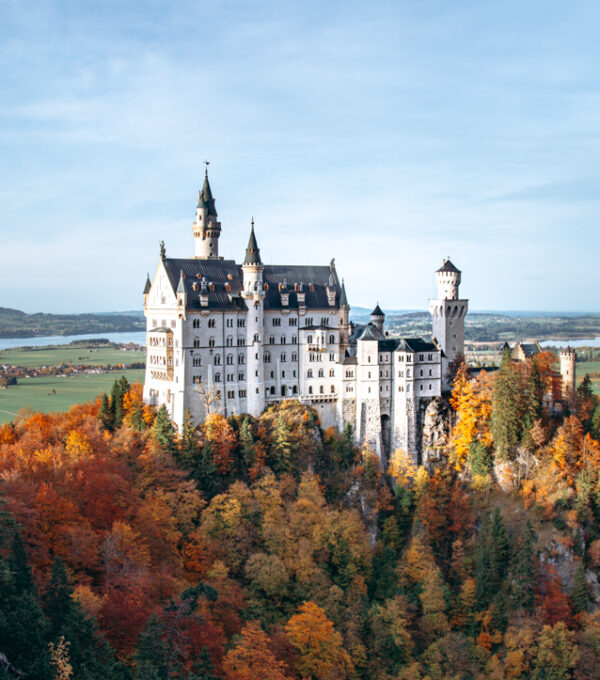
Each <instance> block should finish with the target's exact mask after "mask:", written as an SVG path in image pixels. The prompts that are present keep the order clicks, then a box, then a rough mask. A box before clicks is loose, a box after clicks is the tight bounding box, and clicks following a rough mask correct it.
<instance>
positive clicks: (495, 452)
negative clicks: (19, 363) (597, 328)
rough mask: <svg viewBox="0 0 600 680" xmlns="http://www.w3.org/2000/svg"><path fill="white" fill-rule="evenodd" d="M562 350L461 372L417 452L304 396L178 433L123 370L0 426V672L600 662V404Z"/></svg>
mask: <svg viewBox="0 0 600 680" xmlns="http://www.w3.org/2000/svg"><path fill="white" fill-rule="evenodd" d="M556 369H557V366H556V360H555V357H554V355H552V354H551V353H549V352H542V353H540V354H538V355H536V356H535V357H533V358H532V359H530V360H528V361H527V362H522V363H515V362H513V361H511V360H510V357H509V356H508V354H506V355H505V356H504V357H503V360H502V364H501V367H500V369H499V370H498V371H495V372H494V373H490V374H486V373H485V372H480V373H479V374H478V375H477V377H473V376H471V375H470V373H469V369H468V367H466V366H465V365H461V366H460V367H458V370H457V371H456V376H455V379H454V382H453V390H452V394H451V396H450V404H451V415H450V418H449V421H448V423H447V438H446V439H447V440H446V442H445V444H444V445H443V446H441V447H439V450H436V451H435V452H429V454H430V455H428V456H427V465H422V466H417V465H415V464H413V462H412V461H410V460H409V459H408V458H407V456H406V455H405V454H404V453H403V452H402V451H395V452H394V453H393V454H392V455H391V457H390V460H389V461H387V462H386V464H385V465H383V464H382V463H381V462H380V460H379V459H378V458H377V457H376V456H375V455H374V453H373V452H372V451H371V450H370V449H369V448H368V447H366V446H363V447H362V448H356V447H355V446H354V445H353V437H352V432H351V430H349V429H348V430H346V431H344V432H342V433H339V432H336V431H334V430H332V429H325V430H323V429H322V428H321V424H320V422H319V420H318V417H317V416H316V413H315V412H313V411H311V409H310V408H307V407H305V406H302V405H300V404H299V403H298V402H295V401H284V402H283V403H281V404H279V405H277V406H274V407H271V408H269V409H267V410H266V411H265V412H264V413H263V414H262V415H261V416H260V417H259V418H252V417H250V416H247V415H240V416H233V417H230V418H224V417H223V416H221V415H218V414H211V415H210V416H208V418H207V420H206V422H204V423H202V424H201V425H199V426H194V425H193V424H192V423H191V421H190V419H189V418H187V419H186V423H185V425H184V428H183V431H182V433H181V434H180V435H178V434H177V433H176V431H175V429H174V427H173V425H172V423H171V422H170V420H169V417H168V414H167V412H166V410H165V409H164V407H161V408H160V409H158V410H156V409H154V408H152V407H149V406H147V405H145V404H144V403H143V401H142V391H141V385H140V384H133V385H130V384H129V383H128V382H127V380H126V379H125V378H121V379H119V380H118V381H116V382H115V384H114V385H113V388H112V390H111V393H110V394H106V395H103V396H102V397H99V398H98V399H96V400H95V401H91V402H87V403H83V404H78V405H75V406H73V407H72V408H71V409H70V410H69V411H67V412H64V413H53V414H43V413H34V414H31V413H27V414H23V415H22V416H20V417H17V418H15V419H14V421H13V422H11V423H6V424H4V425H2V426H0V479H1V482H0V484H1V486H0V498H1V507H0V677H1V678H5V679H8V678H35V679H40V680H69V679H70V678H72V679H73V680H91V679H96V678H105V679H107V680H111V679H115V680H117V679H118V680H167V679H169V678H177V679H179V678H181V679H184V678H187V679H191V680H200V679H202V680H212V679H215V680H216V679H221V678H222V679H225V680H250V679H253V678H257V679H258V678H260V679H264V680H294V679H296V680H301V679H305V678H306V679H315V680H342V679H345V678H348V679H357V680H358V679H363V678H364V679H367V678H368V679H374V680H426V679H427V680H458V679H463V678H465V679H467V678H472V679H479V678H481V679H483V678H492V679H498V680H499V679H500V678H514V679H526V678H527V679H529V678H533V679H534V680H542V679H550V680H562V679H568V678H574V679H575V678H576V679H587V678H589V679H592V678H598V677H600V609H599V605H600V583H599V582H598V574H599V573H600V443H599V440H600V405H599V399H598V397H597V396H595V395H594V394H593V392H592V390H591V387H590V382H589V380H584V381H583V382H582V383H581V385H580V386H579V387H578V389H577V393H576V394H573V395H567V396H566V397H565V398H563V397H562V396H561V384H560V376H559V374H558V373H557V370H556ZM434 454H435V455H434Z"/></svg>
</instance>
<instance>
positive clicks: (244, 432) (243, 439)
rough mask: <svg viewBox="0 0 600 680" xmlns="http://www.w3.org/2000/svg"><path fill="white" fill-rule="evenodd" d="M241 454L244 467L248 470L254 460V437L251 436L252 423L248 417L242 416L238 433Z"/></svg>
mask: <svg viewBox="0 0 600 680" xmlns="http://www.w3.org/2000/svg"><path fill="white" fill-rule="evenodd" d="M238 442H239V445H240V452H241V456H240V459H241V461H243V464H244V468H245V470H246V471H248V470H249V469H250V468H251V467H252V466H253V465H254V461H255V447H254V437H253V436H252V424H251V422H250V418H244V420H243V421H242V424H241V426H240V431H239V434H238Z"/></svg>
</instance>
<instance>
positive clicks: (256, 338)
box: [252, 333, 259, 342]
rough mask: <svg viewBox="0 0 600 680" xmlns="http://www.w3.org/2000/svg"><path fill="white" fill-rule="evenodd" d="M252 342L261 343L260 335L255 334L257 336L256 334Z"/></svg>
mask: <svg viewBox="0 0 600 680" xmlns="http://www.w3.org/2000/svg"><path fill="white" fill-rule="evenodd" d="M252 342H259V339H258V333H255V334H254V339H253V341H252Z"/></svg>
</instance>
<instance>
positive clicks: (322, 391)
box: [319, 385, 325, 394]
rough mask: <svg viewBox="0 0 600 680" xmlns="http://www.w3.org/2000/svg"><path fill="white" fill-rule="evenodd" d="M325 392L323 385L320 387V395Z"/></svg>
mask: <svg viewBox="0 0 600 680" xmlns="http://www.w3.org/2000/svg"><path fill="white" fill-rule="evenodd" d="M324 392H325V388H324V387H323V385H319V394H323V393H324Z"/></svg>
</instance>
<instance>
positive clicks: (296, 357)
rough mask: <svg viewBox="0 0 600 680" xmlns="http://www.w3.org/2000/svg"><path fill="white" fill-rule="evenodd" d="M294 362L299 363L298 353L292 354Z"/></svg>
mask: <svg viewBox="0 0 600 680" xmlns="http://www.w3.org/2000/svg"><path fill="white" fill-rule="evenodd" d="M292 361H298V355H297V354H296V352H292Z"/></svg>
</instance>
